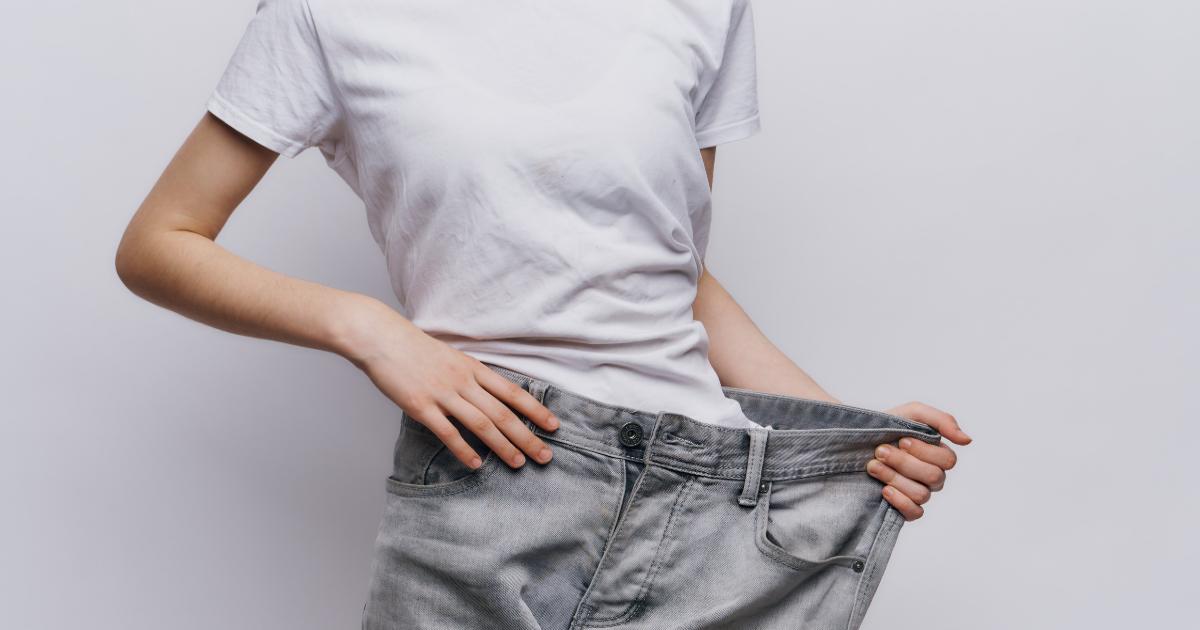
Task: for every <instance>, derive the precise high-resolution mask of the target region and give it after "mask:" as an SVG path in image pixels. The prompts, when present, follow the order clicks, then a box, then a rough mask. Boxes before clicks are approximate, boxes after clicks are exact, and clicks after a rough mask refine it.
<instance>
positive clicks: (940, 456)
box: [900, 438, 958, 470]
mask: <svg viewBox="0 0 1200 630" xmlns="http://www.w3.org/2000/svg"><path fill="white" fill-rule="evenodd" d="M900 448H902V449H904V451H906V452H908V453H912V455H913V457H916V458H917V459H920V460H922V461H925V462H928V463H930V464H933V465H934V466H937V467H938V468H941V469H942V470H950V469H951V468H954V464H956V463H957V462H958V455H956V454H955V453H954V449H952V448H950V447H949V446H946V445H945V444H944V443H942V442H938V443H937V444H930V443H928V442H924V441H921V440H914V439H913V438H900Z"/></svg>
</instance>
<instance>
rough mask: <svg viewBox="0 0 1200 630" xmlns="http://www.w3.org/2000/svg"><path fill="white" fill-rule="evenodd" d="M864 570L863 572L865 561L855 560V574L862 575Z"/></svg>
mask: <svg viewBox="0 0 1200 630" xmlns="http://www.w3.org/2000/svg"><path fill="white" fill-rule="evenodd" d="M862 570H863V561H862V560H855V561H854V572H855V573H862Z"/></svg>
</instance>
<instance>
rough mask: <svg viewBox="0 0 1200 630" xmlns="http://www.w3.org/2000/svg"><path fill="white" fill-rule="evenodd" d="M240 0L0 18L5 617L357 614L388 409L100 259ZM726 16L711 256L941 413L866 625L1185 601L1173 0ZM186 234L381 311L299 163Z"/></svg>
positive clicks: (132, 619)
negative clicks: (954, 427)
mask: <svg viewBox="0 0 1200 630" xmlns="http://www.w3.org/2000/svg"><path fill="white" fill-rule="evenodd" d="M648 1H650V0H648ZM654 1H658V0H654ZM692 1H696V2H701V1H703V0H692ZM254 5H255V2H254V0H220V1H212V2H202V3H178V2H172V3H154V2H133V1H129V0H110V1H108V2H80V1H68V2H54V3H21V4H19V5H13V6H12V7H10V8H9V9H8V10H6V19H5V20H4V21H3V22H2V23H0V35H2V37H0V53H2V58H3V59H4V61H3V62H2V66H0V67H2V68H3V77H2V78H3V93H4V98H3V99H0V112H2V113H3V119H4V123H5V125H4V129H5V138H4V140H5V150H4V151H3V152H2V153H0V177H2V178H3V185H2V186H0V203H2V204H3V206H2V207H3V212H4V214H3V216H4V240H3V242H4V245H3V247H2V248H0V256H3V259H2V261H0V262H2V263H3V264H2V265H0V274H2V276H0V280H2V282H3V309H2V310H0V322H2V323H3V337H2V339H3V351H2V352H0V361H2V363H0V391H2V396H0V414H2V423H0V545H2V546H0V626H2V627H4V628H6V629H12V630H24V629H39V630H40V629H54V630H58V629H66V628H78V627H88V628H96V629H110V628H111V629H122V630H141V629H147V630H149V629H155V630H158V629H162V628H172V629H184V630H186V629H208V628H229V629H264V628H267V629H277V628H278V629H324V628H351V627H357V624H358V621H359V614H360V612H361V609H362V604H363V601H364V598H365V595H366V586H367V581H368V579H369V568H370V553H371V546H372V542H373V540H374V537H375V533H376V527H377V525H378V519H379V517H380V515H381V513H382V508H383V503H384V496H385V495H384V478H385V476H386V475H387V473H388V471H389V465H390V457H391V448H392V443H393V440H394V438H395V436H396V432H397V429H398V417H399V413H398V408H397V407H396V406H395V405H394V404H392V403H391V402H390V401H388V400H387V399H386V398H385V397H384V396H383V395H382V394H380V393H379V392H378V391H377V390H376V389H375V388H374V386H373V385H372V384H371V383H370V382H369V380H368V379H367V378H366V377H365V376H363V375H362V374H361V373H359V372H358V371H357V370H356V369H355V368H354V367H353V366H352V365H351V364H350V363H348V362H346V361H345V360H343V359H342V358H340V357H337V356H334V355H331V354H325V353H321V352H318V351H314V350H309V349H304V348H298V347H294V346H288V345H284V344H279V343H275V342H268V341H263V340H258V339H251V338H246V337H238V336H235V335H231V334H228V333H224V332H221V331H218V330H216V329H211V328H207V327H204V326H202V325H200V324H197V323H195V322H192V321H191V320H188V319H186V318H183V317H181V316H179V315H176V314H174V313H172V312H170V311H167V310H164V309H161V308H158V307H156V306H153V305H152V304H150V303H148V302H145V301H142V300H140V299H139V298H137V297H135V296H134V295H133V294H132V293H130V292H128V291H127V290H126V289H125V288H124V286H123V285H122V284H121V283H120V282H119V280H118V278H117V276H116V274H115V272H114V269H113V255H114V252H115V247H116V245H117V242H118V239H119V237H120V235H121V232H122V230H123V229H124V227H125V225H126V223H127V221H128V220H129V218H130V216H131V215H132V213H133V211H134V210H135V209H136V208H137V206H138V204H139V203H140V202H141V201H142V199H143V198H144V196H145V194H146V193H147V191H148V190H149V189H150V187H151V185H152V184H153V183H154V181H155V180H156V178H157V177H158V175H159V174H160V173H161V171H162V169H163V167H164V166H165V165H166V163H167V161H168V160H169V159H170V157H171V156H172V155H173V153H174V151H175V150H176V149H177V148H178V146H179V144H180V143H181V142H182V141H183V140H184V138H185V136H186V135H187V134H188V133H189V132H190V130H191V129H192V127H193V125H194V124H195V123H196V121H198V120H199V118H200V116H201V115H202V113H203V103H204V101H205V98H206V97H207V95H208V93H209V91H210V90H211V89H212V87H213V86H214V84H215V82H216V80H217V77H218V76H219V74H220V72H221V70H222V69H223V67H224V65H225V63H226V61H227V60H228V58H229V55H230V54H231V53H232V51H233V47H234V45H235V44H236V42H237V40H238V38H239V37H240V35H241V32H242V29H243V28H244V26H245V24H246V22H247V21H248V20H249V18H250V16H251V15H252V14H253V12H254ZM755 17H756V24H757V33H758V60H759V71H760V75H759V81H760V98H761V111H762V117H763V118H762V120H763V132H762V133H761V134H760V135H759V136H756V137H754V138H752V139H748V140H744V141H741V142H737V143H733V144H730V145H726V146H724V147H722V148H721V149H719V150H718V157H717V169H716V187H715V196H716V199H715V205H714V213H715V219H714V226H713V236H712V246H711V250H710V255H709V257H708V263H709V265H710V267H711V269H712V271H713V273H714V275H715V276H716V277H717V278H718V279H720V280H721V282H722V283H724V284H725V286H726V287H727V288H728V289H729V290H730V292H731V293H732V294H733V295H734V296H735V298H736V299H737V300H738V301H739V302H740V303H741V304H742V305H743V306H744V307H745V308H746V310H747V311H748V312H749V313H750V315H751V316H752V317H753V318H754V320H755V321H756V322H757V323H758V324H759V325H760V326H761V327H762V328H763V330H764V331H765V332H766V333H767V334H768V335H769V336H770V337H771V339H772V340H774V341H775V343H777V344H778V345H779V346H780V347H781V348H782V349H783V350H784V351H785V352H787V354H788V355H789V356H790V357H792V358H793V359H794V360H795V361H797V362H798V363H799V364H800V365H801V366H802V367H804V368H805V369H807V370H808V371H809V372H810V373H811V374H813V376H814V377H815V378H816V379H817V380H818V382H820V383H821V384H823V385H824V386H825V387H827V388H828V389H829V390H830V391H831V392H833V393H834V394H835V395H837V396H839V397H841V398H842V399H844V400H845V401H846V402H848V403H851V404H855V405H861V406H867V407H873V408H885V407H891V406H894V405H897V404H900V403H902V402H905V401H908V400H920V401H924V402H927V403H929V404H932V405H935V406H938V407H940V408H943V409H946V410H948V411H950V412H951V413H953V414H955V415H956V416H957V417H958V419H959V420H960V422H961V423H962V425H963V427H964V428H965V429H966V430H967V431H968V432H969V433H970V434H972V436H973V437H974V438H975V443H974V444H972V445H970V446H963V447H957V446H956V447H954V448H955V449H956V451H957V452H958V453H959V455H960V460H959V465H958V466H957V467H956V468H955V469H954V470H952V471H951V472H950V475H949V481H948V483H947V485H946V488H945V490H943V491H942V492H940V493H937V494H936V495H935V497H934V499H933V500H932V501H931V502H930V503H929V504H928V505H927V506H926V507H927V514H926V516H925V517H924V518H922V519H920V520H918V521H914V522H910V523H906V524H905V526H904V528H903V530H902V533H901V537H900V540H899V543H898V545H897V547H896V549H895V552H894V554H893V556H892V560H891V563H890V565H889V567H888V570H887V573H886V576H885V578H884V581H883V583H882V585H881V587H880V589H879V592H878V594H877V596H876V599H875V602H874V604H873V605H872V607H871V609H870V612H869V613H868V615H867V619H866V623H865V625H864V627H865V628H868V629H873V630H882V629H885V628H887V629H893V630H900V629H917V628H920V629H922V630H935V629H947V630H950V629H953V630H961V629H962V628H972V629H977V630H983V629H993V628H994V629H1001V628H1003V629H1009V628H1013V629H1017V628H1019V629H1030V628H1033V629H1041V628H1054V629H1057V628H1088V629H1096V628H1113V629H1124V628H1130V627H1147V628H1175V627H1182V626H1183V625H1186V624H1187V623H1192V622H1194V614H1192V612H1193V610H1192V609H1193V608H1194V596H1195V585H1196V577H1195V571H1196V566H1197V565H1198V562H1200V554H1198V553H1197V551H1198V547H1197V544H1196V542H1195V537H1196V536H1195V534H1196V529H1195V528H1196V517H1197V504H1198V501H1197V498H1198V493H1197V492H1196V490H1195V486H1194V482H1193V480H1192V479H1191V478H1189V477H1187V474H1188V473H1189V472H1191V471H1193V470H1195V466H1194V465H1192V462H1193V461H1194V460H1195V455H1194V454H1195V453H1196V444H1197V438H1200V430H1197V425H1198V424H1200V405H1198V403H1197V399H1196V389H1197V384H1198V383H1200V360H1198V359H1197V356H1198V354H1200V335H1198V334H1197V330H1196V327H1197V323H1198V322H1200V273H1198V272H1200V254H1198V253H1197V250H1198V249H1200V248H1198V240H1200V239H1198V238H1197V237H1198V232H1200V218H1197V217H1198V213H1197V211H1198V210H1200V73H1198V72H1197V68H1198V67H1200V37H1197V33H1198V32H1200V4H1198V3H1196V2H1194V1H1193V0H1178V1H1169V0H1148V1H1146V2H1129V1H1116V0H1037V1H1033V0H1005V1H1003V2H1001V1H999V0H984V1H979V2H964V1H961V0H959V1H950V0H910V1H908V2H883V1H878V0H855V1H852V2H846V1H845V0H841V1H836V2H835V1H833V0H806V1H803V2H795V1H786V2H785V1H783V0H756V2H755ZM218 242H219V243H221V244H222V245H223V246H225V247H227V248H229V249H231V250H233V251H234V252H236V253H238V254H240V255H242V256H245V257H247V258H249V259H251V260H254V261H256V262H258V263H261V264H263V265H266V266H268V267H271V268H273V269H275V270H278V271H283V272H285V273H288V274H291V275H294V276H298V277H302V278H307V279H309V280H314V281H318V282H322V283H326V284H330V285H334V286H338V287H341V288H344V289H349V290H355V291H361V292H364V293H368V294H371V295H374V296H377V297H379V298H381V299H384V300H386V301H388V302H389V303H392V304H394V303H395V302H394V298H393V297H392V295H391V293H390V289H389V287H388V282H387V277H386V275H385V269H384V262H383V258H382V255H381V254H380V252H379V251H378V249H377V248H376V245H375V243H374V242H373V241H372V240H371V238H370V234H369V232H368V230H367V226H366V222H365V216H364V213H363V209H362V207H361V205H360V204H359V202H358V200H357V199H356V198H355V197H354V196H353V194H352V193H351V192H350V190H349V189H348V188H347V187H346V186H345V185H344V184H343V183H342V182H341V181H340V180H339V179H338V178H337V176H336V175H335V174H334V173H333V172H332V171H329V170H328V169H327V168H326V166H325V164H324V161H323V160H322V158H321V156H320V155H319V153H318V152H317V151H315V150H310V151H307V152H305V153H304V154H302V155H301V156H299V157H298V158H296V159H295V160H292V161H288V160H286V159H284V158H281V159H280V161H279V162H278V163H277V164H276V165H275V167H274V168H273V169H272V170H271V171H270V173H268V175H267V177H266V178H265V180H264V181H263V182H262V184H261V185H260V186H259V188H258V189H256V190H255V191H254V192H253V193H252V195H251V196H250V197H249V198H248V199H247V200H246V201H245V203H244V204H243V207H242V208H240V209H239V210H238V212H237V213H236V214H235V215H234V217H233V219H232V221H231V222H230V223H229V225H228V227H227V228H226V229H225V231H224V232H223V233H222V235H221V237H220V238H219V240H218ZM1189 620H1191V621H1189ZM817 630H823V629H817Z"/></svg>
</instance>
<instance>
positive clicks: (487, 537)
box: [362, 363, 941, 630]
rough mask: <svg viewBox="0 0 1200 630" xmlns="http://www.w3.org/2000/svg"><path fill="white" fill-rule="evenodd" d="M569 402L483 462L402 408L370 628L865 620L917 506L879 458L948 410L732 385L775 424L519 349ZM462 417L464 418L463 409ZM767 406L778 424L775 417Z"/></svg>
mask: <svg viewBox="0 0 1200 630" xmlns="http://www.w3.org/2000/svg"><path fill="white" fill-rule="evenodd" d="M487 365H488V367H490V368H491V369H493V370H495V371H496V372H498V373H499V374H501V375H503V376H505V377H506V378H508V379H509V380H511V381H513V382H515V383H517V384H519V385H521V387H523V388H524V389H525V390H527V391H529V392H530V393H531V394H533V396H534V397H535V398H537V399H538V400H540V401H541V402H542V403H543V404H544V405H546V406H547V407H548V408H549V409H550V410H551V411H553V412H554V413H555V414H556V415H557V416H558V418H559V419H560V420H561V426H560V427H559V429H558V430H557V431H555V432H547V431H544V430H542V429H541V428H540V427H537V426H536V425H534V424H533V423H532V422H531V421H530V420H528V419H527V418H524V417H522V419H523V420H524V421H525V423H526V425H527V426H529V427H530V428H531V429H532V430H533V431H534V432H535V433H536V434H537V435H538V436H540V437H541V438H542V439H544V440H546V441H547V442H549V443H551V448H552V449H553V450H554V458H553V459H552V460H551V461H550V462H549V463H548V464H544V465H543V464H539V463H537V462H535V461H533V460H532V459H529V460H528V462H527V463H526V464H525V465H524V466H522V467H521V468H519V469H513V468H510V467H509V466H508V465H507V464H506V463H504V462H503V461H502V460H501V459H500V458H498V457H496V456H495V454H494V453H493V452H492V451H491V450H490V449H488V448H487V446H485V445H484V444H483V443H482V441H480V440H479V438H478V437H476V436H475V435H474V434H472V433H471V432H470V431H468V430H466V429H464V428H462V427H461V425H460V427H459V428H460V430H461V431H462V433H463V437H464V438H466V439H467V441H468V442H469V443H470V444H471V446H472V447H473V448H475V449H476V451H477V452H478V453H480V455H481V456H485V457H484V463H483V466H481V467H480V468H479V469H478V470H475V471H472V470H470V469H469V468H467V467H466V466H464V465H463V464H461V463H459V462H458V460H457V459H455V458H454V456H453V455H451V454H450V453H449V451H447V450H446V448H445V447H444V446H443V445H442V443H441V442H440V441H439V440H438V439H437V438H436V437H434V436H433V434H432V433H430V432H429V431H428V429H426V428H425V427H424V426H423V425H421V424H419V423H417V422H416V421H414V420H413V419H412V418H410V417H408V416H407V415H403V416H402V419H401V431H400V435H399V438H398V439H397V441H396V448H395V460H394V470H393V473H392V475H391V476H390V477H389V478H388V479H387V482H386V488H387V490H388V492H387V494H386V496H387V507H386V511H385V514H384V517H383V519H382V522H381V523H380V526H379V533H378V538H377V540H376V542H375V555H374V561H373V567H372V577H371V583H370V588H369V593H368V597H367V602H366V604H365V606H364V608H363V617H362V627H363V628H364V630H384V629H388V630H399V629H404V630H418V629H427V628H428V629H438V630H441V629H457V628H486V629H514V630H516V629H522V630H525V629H535V628H536V629H542V630H550V629H554V630H582V629H584V628H606V629H611V630H618V629H622V630H623V629H633V628H639V629H648V630H649V629H652V630H671V629H679V630H683V629H688V630H699V629H702V628H703V629H714V630H715V629H718V628H720V629H726V628H727V629H738V630H741V629H764V630H776V629H779V630H783V629H794V628H803V629H811V630H855V629H856V628H858V627H859V626H860V624H861V623H862V621H863V617H864V615H865V614H866V612H867V607H868V606H869V605H870V603H871V600H872V598H873V597H874V594H875V592H876V589H877V588H878V586H879V583H880V580H881V579H882V578H883V573H884V569H885V568H886V566H887V563H888V558H889V557H890V556H891V553H892V549H893V547H894V545H895V544H896V540H897V536H898V535H899V532H900V529H901V526H902V525H903V524H904V518H903V516H902V515H901V514H900V512H898V511H897V510H896V509H895V508H894V507H892V506H891V504H889V503H888V502H887V501H886V500H885V499H884V498H883V497H882V495H881V494H880V490H881V489H882V486H883V484H882V483H881V482H880V481H878V480H876V479H875V478H873V477H871V476H870V475H868V474H867V472H866V470H865V466H866V463H867V461H869V460H870V459H871V458H872V457H873V452H874V448H875V446H876V445H877V444H881V443H885V442H892V443H895V442H897V441H898V440H899V439H900V438H901V437H904V436H909V437H913V438H915V439H919V440H923V441H925V442H929V443H931V444H936V443H938V442H939V441H940V439H941V436H940V434H939V433H938V432H937V430H935V429H934V428H932V427H930V426H928V425H925V424H922V423H919V422H914V421H911V420H907V419H904V418H900V417H898V416H893V415H890V414H886V413H882V412H878V411H872V410H868V409H862V408H858V407H852V406H849V405H840V404H830V403H824V402H818V401H813V400H806V399H802V398H795V397H790V396H781V395H775V394H766V393H762V392H756V391H751V390H747V389H741V388H734V387H725V388H724V390H725V394H726V396H728V397H730V398H733V399H735V400H737V401H738V402H739V403H740V404H741V406H742V408H743V410H744V411H745V413H746V415H747V416H748V417H749V418H750V419H751V420H753V421H754V422H756V423H758V424H760V425H763V426H762V428H750V429H739V428H728V427H720V426H716V425H711V424H706V423H701V422H699V421H696V420H693V419H690V418H687V417H685V416H681V415H678V414H673V413H668V412H650V411H644V410H634V409H626V408H622V407H617V406H614V405H608V404H604V403H601V402H599V401H595V400H592V399H589V398H587V397H584V396H582V395H579V394H576V393H573V392H570V391H565V390H563V389H561V388H558V387H556V386H555V385H553V384H551V383H548V382H546V381H543V380H539V379H535V378H532V377H530V376H528V375H525V374H522V373H519V372H515V371H513V370H510V369H507V368H503V367H500V366H496V365H492V364H490V363H489V364H487ZM454 421H455V422H456V423H457V420H454ZM767 426H770V427H771V429H770V430H768V429H767Z"/></svg>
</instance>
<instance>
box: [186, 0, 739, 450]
mask: <svg viewBox="0 0 1200 630" xmlns="http://www.w3.org/2000/svg"><path fill="white" fill-rule="evenodd" d="M207 107H208V109H209V110H210V111H211V112H212V113H213V114H214V115H216V116H217V117H219V118H220V119H222V120H224V121H225V122H226V123H228V124H229V125H230V126H232V127H233V128H235V129H237V130H238V131H240V132H241V133H243V134H244V135H246V136H248V137H249V138H251V139H252V140H254V141H256V142H258V143H259V144H262V145H264V146H266V147H268V148H270V149H272V150H274V151H276V152H278V153H280V154H282V155H283V156H285V157H288V158H291V157H295V156H296V155H297V154H299V153H300V152H301V151H303V150H304V149H306V148H308V147H312V146H315V147H318V148H319V150H320V151H321V153H322V154H323V155H324V157H325V159H326V161H327V163H328V165H329V166H330V167H331V168H332V169H333V170H335V171H336V172H337V173H338V174H339V175H340V176H341V177H342V178H343V179H344V180H345V181H346V183H347V184H349V185H350V187H351V188H352V189H353V190H354V191H355V193H357V194H358V196H359V197H360V198H361V199H362V200H363V202H364V204H365V207H366V212H367V219H368V224H369V226H370V230H371V234H372V235H373V236H374V238H375V241H376V242H377V243H378V244H379V247H380V248H381V249H382V251H383V254H384V257H385V258H386V260H387V267H388V273H389V276H390V278H391V282H392V286H393V289H394V290H395V293H396V296H397V297H398V299H399V303H400V305H401V307H402V309H403V310H402V314H403V315H404V316H406V317H408V318H409V319H410V320H411V321H412V322H413V323H414V324H415V325H417V326H418V327H419V328H421V329H422V330H424V331H425V332H427V333H428V334H430V335H432V336H434V337H436V338H438V339H441V340H443V341H444V342H446V343H447V344H449V345H451V346H452V347H454V348H457V349H459V350H460V351H462V352H464V353H467V354H469V355H471V356H473V357H475V358H477V359H480V360H483V361H488V362H491V363H495V364H497V365H501V366H504V367H509V368H512V369H515V370H518V371H521V372H525V373H527V374H530V375H532V376H535V377H538V378H542V379H545V380H548V381H550V382H552V383H556V384H559V385H560V386H562V387H564V388H566V389H570V390H572V391H575V392H578V393H580V394H583V395H585V396H588V397H591V398H594V399H596V400H598V401H601V402H604V403H608V404H615V405H620V406H625V407H631V408H635V409H641V410H647V411H671V412H675V413H680V414H684V415H687V416H690V417H692V418H694V419H696V420H699V421H702V422H708V423H713V424H720V425H726V426H738V427H745V426H755V425H753V423H751V422H750V421H749V420H748V419H746V418H745V416H744V415H743V414H742V411H741V408H740V407H739V405H738V404H737V402H735V401H733V400H730V399H728V398H726V397H725V396H724V394H723V393H722V391H721V383H720V381H719V379H718V377H717V374H716V372H715V371H714V370H713V368H712V365H711V364H710V363H709V361H708V347H709V340H708V335H707V332H706V331H705V329H704V327H703V325H702V324H701V323H700V322H698V321H696V320H695V319H694V318H693V315H692V302H693V301H694V299H695V296H696V287H697V280H698V278H699V275H700V273H701V269H702V264H703V260H704V253H705V248H706V246H707V244H708V234H709V223H710V211H711V197H710V191H709V186H708V180H707V176H706V174H705V169H704V163H703V161H702V159H701V156H700V151H699V150H700V148H702V147H709V146H714V145H717V144H720V143H724V142H731V141H733V140H738V139H741V138H745V137H747V136H750V135H752V134H754V133H756V132H757V131H759V128H760V123H759V115H758V102H757V90H756V75H755V46H754V24H753V18H752V14H751V7H750V2H749V0H677V1H674V2H666V1H658V0H505V1H504V2H488V1H484V0H260V1H259V3H258V9H257V12H256V14H255V15H254V17H253V19H251V20H250V22H249V25H248V26H247V28H246V31H245V33H244V34H243V36H242V39H241V41H240V42H239V44H238V46H237V48H236V49H235V51H234V53H233V56H232V59H230V61H229V64H228V66H227V67H226V69H225V71H224V74H223V75H222V76H221V77H220V81H219V83H218V84H217V86H216V88H215V90H213V92H212V94H211V97H210V99H209V101H208V103H207Z"/></svg>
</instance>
